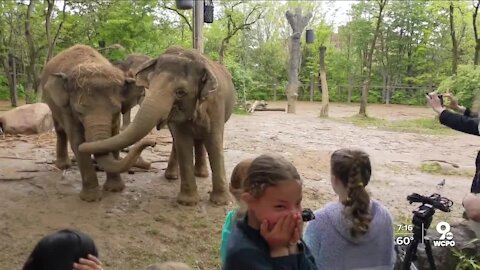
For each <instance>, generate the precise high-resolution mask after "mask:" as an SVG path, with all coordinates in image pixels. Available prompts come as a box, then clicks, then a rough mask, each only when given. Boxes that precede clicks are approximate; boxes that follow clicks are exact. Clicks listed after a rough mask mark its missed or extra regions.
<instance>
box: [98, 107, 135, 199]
mask: <svg viewBox="0 0 480 270" xmlns="http://www.w3.org/2000/svg"><path fill="white" fill-rule="evenodd" d="M128 115H129V117H130V111H128ZM119 120H120V119H117V121H114V124H113V125H112V135H113V136H115V135H117V134H118V133H119V132H120V121H119ZM124 124H125V122H124ZM112 154H113V157H114V158H115V159H120V151H113V152H112ZM123 189H125V183H124V182H123V180H122V178H121V176H120V174H119V173H107V181H105V184H103V190H105V191H111V192H120V191H122V190H123Z"/></svg>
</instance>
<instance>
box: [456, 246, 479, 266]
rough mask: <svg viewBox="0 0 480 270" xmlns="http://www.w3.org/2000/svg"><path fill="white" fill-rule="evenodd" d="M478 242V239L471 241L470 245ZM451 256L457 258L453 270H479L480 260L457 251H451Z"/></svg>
mask: <svg viewBox="0 0 480 270" xmlns="http://www.w3.org/2000/svg"><path fill="white" fill-rule="evenodd" d="M476 241H480V240H479V239H473V240H472V241H470V242H471V243H473V242H476ZM453 255H454V256H455V257H457V258H458V260H459V262H458V264H457V265H456V267H455V270H480V261H479V259H480V258H475V257H471V256H468V255H466V254H464V253H463V252H461V251H460V250H458V249H456V248H455V249H453Z"/></svg>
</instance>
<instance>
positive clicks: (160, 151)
mask: <svg viewBox="0 0 480 270" xmlns="http://www.w3.org/2000/svg"><path fill="white" fill-rule="evenodd" d="M5 104H6V103H3V104H1V105H3V106H4V107H5ZM284 106H285V104H284V103H281V102H277V103H270V104H269V107H284ZM297 106H298V108H297V114H295V115H291V114H285V113H283V112H255V113H254V114H253V115H233V116H232V118H231V119H230V120H229V122H228V123H227V125H226V132H225V161H226V168H227V176H229V175H230V173H231V171H232V169H233V167H234V165H235V164H236V163H237V162H239V161H240V160H241V159H243V158H247V157H253V156H255V155H258V154H260V153H266V152H278V153H281V154H283V155H284V156H286V157H287V158H288V159H290V160H291V161H292V162H294V164H295V165H296V166H297V168H298V170H299V172H300V173H301V175H302V177H303V180H304V193H305V196H304V201H303V206H304V207H309V208H312V209H317V208H320V207H321V206H322V205H324V204H325V203H326V202H327V201H330V200H334V199H335V197H334V193H333V191H332V189H331V187H330V183H329V155H330V153H331V152H332V151H333V150H335V149H338V148H342V147H358V148H362V149H364V150H365V151H367V152H368V153H369V154H370V155H371V159H372V162H373V171H374V172H373V177H372V180H371V182H370V184H369V185H368V187H367V189H368V190H369V191H370V192H371V195H372V197H373V198H376V199H378V200H380V201H381V202H382V203H384V204H385V205H387V206H388V208H389V209H390V211H391V212H392V214H393V216H394V218H395V220H396V222H398V223H400V222H408V221H409V220H410V218H411V211H412V210H414V209H415V207H416V205H410V204H408V202H407V201H406V196H407V195H409V194H411V193H413V192H417V193H420V194H423V195H430V194H432V193H434V192H438V193H440V194H442V195H443V196H446V197H448V198H450V199H451V200H453V201H454V203H455V204H454V206H453V211H452V212H451V213H448V214H445V213H442V212H440V211H437V214H436V217H437V218H436V221H438V220H439V219H447V220H449V221H452V222H453V221H455V220H458V219H460V217H461V214H462V207H461V200H462V197H463V196H464V194H465V193H466V192H467V191H468V190H469V188H470V184H471V177H467V176H458V175H431V174H426V173H422V172H421V171H420V170H419V169H418V168H419V165H420V163H421V162H422V161H423V160H429V159H441V160H445V161H448V162H452V163H456V164H458V165H459V166H460V168H463V169H465V170H467V171H471V175H473V172H474V159H475V155H476V152H477V151H478V149H479V147H480V140H478V139H477V138H474V137H473V136H469V135H465V134H460V133H456V134H455V135H453V136H446V135H423V134H418V133H398V132H391V131H384V130H379V129H377V128H374V127H367V128H361V127H357V126H354V125H352V124H348V123H344V122H339V121H334V120H331V119H321V118H318V117H317V114H318V112H319V109H320V104H318V103H308V102H299V104H298V105H297ZM1 108H2V107H0V110H1ZM357 111H358V104H351V105H347V104H331V106H330V116H332V117H349V116H352V115H354V114H356V113H357ZM368 112H369V115H371V116H374V117H378V118H384V119H387V120H398V119H402V120H403V119H415V118H426V117H434V113H433V111H432V110H431V109H429V108H422V107H410V106H396V105H390V106H385V105H369V107H368ZM0 114H1V111H0ZM149 136H150V137H152V138H155V139H156V140H157V142H158V144H157V146H156V147H155V148H153V149H152V151H150V150H146V151H145V152H144V157H145V158H146V159H148V160H150V161H153V162H154V163H153V164H152V165H153V167H154V169H153V171H151V172H136V173H135V174H124V175H123V179H124V180H125V181H126V183H127V188H126V189H125V190H124V191H123V192H122V193H105V194H104V198H103V200H102V201H101V202H97V203H86V202H83V201H81V200H80V199H79V197H78V193H79V191H80V184H81V183H80V182H81V181H80V175H79V172H78V169H77V168H76V167H73V168H72V169H70V170H68V171H67V172H66V173H65V174H63V173H62V172H61V171H59V170H57V169H56V168H55V167H53V166H52V165H51V164H49V163H50V162H52V161H53V160H54V157H55V135H54V133H47V134H43V135H39V136H20V137H16V136H6V137H5V138H2V137H1V136H0V149H1V153H0V178H1V179H3V180H0V194H1V196H0V205H1V207H0V262H1V263H0V265H1V266H0V268H1V269H19V268H21V265H22V263H23V262H24V261H25V259H26V257H27V256H28V254H29V253H30V251H31V250H32V248H33V246H34V244H35V243H36V242H37V241H38V240H39V239H40V238H41V237H42V236H43V235H45V234H47V233H51V232H53V231H55V230H58V229H62V228H77V229H80V230H82V231H84V232H86V233H88V234H90V235H91V236H92V237H93V238H94V239H95V241H96V242H97V244H98V246H99V249H100V252H101V259H102V261H103V262H104V264H105V265H106V267H105V269H115V270H117V269H118V270H121V269H125V270H132V269H144V268H145V266H147V265H149V264H151V263H154V262H162V261H167V260H175V261H183V262H186V263H188V264H190V265H191V266H192V267H194V269H220V266H219V261H220V259H219V254H218V250H219V248H218V247H219V242H220V232H221V226H222V223H223V219H224V215H225V213H226V211H227V210H229V209H230V208H231V207H233V205H230V206H224V207H219V206H213V205H212V204H210V203H209V202H208V192H209V190H210V189H211V182H210V179H208V178H198V179H197V182H198V185H199V189H200V194H201V196H202V202H201V203H200V204H199V205H198V206H195V207H187V206H180V205H178V204H177V203H176V202H175V197H176V194H177V192H178V190H179V181H167V180H165V178H163V171H164V169H165V167H166V165H167V163H166V161H167V159H168V154H169V149H170V142H171V138H170V136H169V133H168V131H166V130H161V131H155V132H154V133H152V134H151V135H149ZM8 157H17V158H19V159H11V158H8ZM98 175H99V179H100V182H101V183H103V181H104V180H105V176H104V173H98ZM21 177H24V178H27V179H23V180H19V179H21ZM29 177H31V178H29ZM6 178H14V179H16V180H6ZM442 179H445V180H446V184H445V186H444V187H443V188H439V187H437V183H439V182H440V181H441V180H442ZM436 221H434V223H433V224H436V223H435V222H436Z"/></svg>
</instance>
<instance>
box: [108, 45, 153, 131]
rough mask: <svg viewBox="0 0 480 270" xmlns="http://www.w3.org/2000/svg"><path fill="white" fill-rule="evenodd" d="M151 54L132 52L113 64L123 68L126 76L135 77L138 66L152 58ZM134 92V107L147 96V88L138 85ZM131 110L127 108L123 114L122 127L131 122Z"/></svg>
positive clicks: (132, 100) (132, 98)
mask: <svg viewBox="0 0 480 270" xmlns="http://www.w3.org/2000/svg"><path fill="white" fill-rule="evenodd" d="M151 59H152V58H151V57H150V56H147V55H144V54H139V53H132V54H129V55H128V56H127V58H125V60H123V61H116V62H113V65H114V66H116V67H117V68H119V69H121V70H122V71H123V73H124V74H125V76H126V77H131V78H133V77H135V73H136V71H137V69H138V67H139V66H140V65H141V64H143V63H145V62H147V61H149V60H151ZM132 90H133V93H132V95H131V100H129V102H131V104H129V107H131V108H133V107H134V106H135V105H137V104H138V105H140V104H141V103H142V100H143V98H144V96H145V88H144V87H143V86H136V87H133V88H132ZM130 111H131V110H127V111H126V112H125V113H123V114H122V129H125V128H126V127H127V126H128V125H129V124H130Z"/></svg>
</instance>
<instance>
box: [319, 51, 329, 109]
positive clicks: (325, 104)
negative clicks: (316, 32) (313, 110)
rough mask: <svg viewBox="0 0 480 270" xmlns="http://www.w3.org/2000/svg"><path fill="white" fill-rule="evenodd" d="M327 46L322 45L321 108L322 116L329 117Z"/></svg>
mask: <svg viewBox="0 0 480 270" xmlns="http://www.w3.org/2000/svg"><path fill="white" fill-rule="evenodd" d="M326 50H327V47H325V46H320V82H321V84H322V109H321V110H320V117H328V101H329V98H328V84H327V71H326V68H325V51H326Z"/></svg>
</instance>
